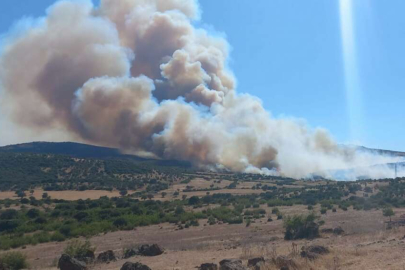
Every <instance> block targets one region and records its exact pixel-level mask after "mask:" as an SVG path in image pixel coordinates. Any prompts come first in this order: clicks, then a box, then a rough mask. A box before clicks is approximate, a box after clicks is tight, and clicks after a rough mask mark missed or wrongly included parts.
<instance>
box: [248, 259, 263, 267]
mask: <svg viewBox="0 0 405 270" xmlns="http://www.w3.org/2000/svg"><path fill="white" fill-rule="evenodd" d="M261 262H263V263H264V258H263V257H257V258H253V259H249V260H248V266H249V267H254V266H256V265H257V264H259V263H261Z"/></svg>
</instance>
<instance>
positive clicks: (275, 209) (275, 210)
mask: <svg viewBox="0 0 405 270" xmlns="http://www.w3.org/2000/svg"><path fill="white" fill-rule="evenodd" d="M271 213H272V214H278V213H280V210H278V208H277V207H274V208H273V209H271Z"/></svg>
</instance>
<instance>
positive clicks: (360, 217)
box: [20, 206, 405, 270]
mask: <svg viewBox="0 0 405 270" xmlns="http://www.w3.org/2000/svg"><path fill="white" fill-rule="evenodd" d="M262 208H265V209H266V210H267V212H268V213H271V209H270V208H268V207H267V208H266V207H262ZM278 208H279V209H280V211H281V212H282V213H283V214H284V215H285V216H286V215H292V214H299V213H305V212H307V211H308V210H307V208H306V207H305V206H292V207H278ZM318 208H319V207H318ZM317 210H319V209H317ZM395 212H396V216H397V217H399V216H400V215H402V214H405V210H404V209H396V210H395ZM318 213H319V212H318ZM270 216H271V215H270ZM273 216H274V215H273ZM322 219H323V220H324V221H325V225H324V226H323V227H322V228H335V227H337V226H341V227H342V228H343V229H344V230H345V234H344V235H342V236H336V235H332V234H323V235H322V237H321V238H318V239H315V240H312V241H309V240H299V241H294V243H295V244H297V245H298V249H300V248H301V247H302V246H305V245H309V244H317V245H318V244H319V245H324V246H327V247H328V248H330V249H331V253H330V254H329V255H325V256H322V257H321V258H320V259H318V260H316V261H307V260H304V259H302V258H300V257H299V256H297V257H296V258H295V259H294V260H295V261H296V263H297V266H298V267H299V269H356V270H357V269H404V267H405V257H404V256H403V254H404V251H405V241H404V240H403V238H404V234H405V229H404V228H395V229H392V230H386V229H385V222H384V220H385V219H384V217H383V216H382V214H381V210H373V211H355V210H353V209H349V210H348V211H342V210H340V209H339V210H338V211H337V212H336V213H332V212H331V211H328V213H327V214H326V215H322ZM200 224H201V225H200V226H199V227H191V228H189V229H184V230H178V229H177V227H176V226H175V225H171V224H163V225H156V226H149V227H142V228H138V229H137V230H133V231H123V232H113V233H107V234H105V235H99V236H96V237H93V238H92V239H91V242H92V244H93V245H94V246H96V247H97V250H96V252H97V253H100V252H103V251H106V250H109V249H112V250H114V252H115V253H116V254H117V255H118V256H119V257H120V256H122V252H123V249H124V248H128V247H135V246H138V245H141V244H152V243H157V244H159V245H161V246H162V247H164V248H165V250H166V251H165V253H164V254H163V255H160V256H157V257H138V256H137V257H133V258H130V259H128V260H124V259H119V260H118V261H116V262H113V263H110V264H100V265H94V266H92V269H111V270H112V269H120V268H121V266H122V265H123V264H124V263H125V262H126V261H132V262H136V261H139V262H142V263H144V264H146V265H148V266H149V267H150V268H152V269H154V270H169V269H170V270H173V269H178V270H191V269H195V267H196V266H199V265H201V264H202V263H207V262H214V263H218V262H219V261H221V260H222V259H225V258H240V259H242V260H243V261H244V263H245V264H246V261H247V259H249V258H252V257H255V256H264V257H265V258H268V259H271V258H272V257H274V256H275V255H289V254H290V255H291V253H292V252H293V246H292V243H293V242H291V241H285V240H283V226H282V220H275V221H273V222H267V217H266V218H263V219H260V220H257V221H256V222H255V223H252V224H251V225H250V227H246V225H245V224H241V225H228V224H216V225H211V226H210V225H207V224H206V222H205V221H204V222H200ZM65 245H66V243H47V244H41V245H37V246H28V247H26V248H25V249H20V251H21V252H23V253H25V254H26V255H27V256H28V258H29V262H30V264H31V266H32V268H33V269H56V268H55V267H54V265H55V263H56V261H57V259H58V257H59V256H60V255H61V254H62V252H63V249H64V247H65ZM267 269H277V268H275V266H274V265H273V264H271V263H269V265H268V268H267Z"/></svg>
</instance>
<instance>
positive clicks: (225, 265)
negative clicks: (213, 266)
mask: <svg viewBox="0 0 405 270" xmlns="http://www.w3.org/2000/svg"><path fill="white" fill-rule="evenodd" d="M219 265H220V268H219V270H247V268H246V267H244V266H243V265H242V261H241V260H236V259H226V260H222V261H221V262H220V263H219Z"/></svg>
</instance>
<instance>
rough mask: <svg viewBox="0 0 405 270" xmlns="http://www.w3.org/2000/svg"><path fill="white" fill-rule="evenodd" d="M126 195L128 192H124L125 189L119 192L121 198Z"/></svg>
mask: <svg viewBox="0 0 405 270" xmlns="http://www.w3.org/2000/svg"><path fill="white" fill-rule="evenodd" d="M127 194H128V191H127V190H125V189H123V190H121V191H120V195H121V196H125V195H127Z"/></svg>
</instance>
